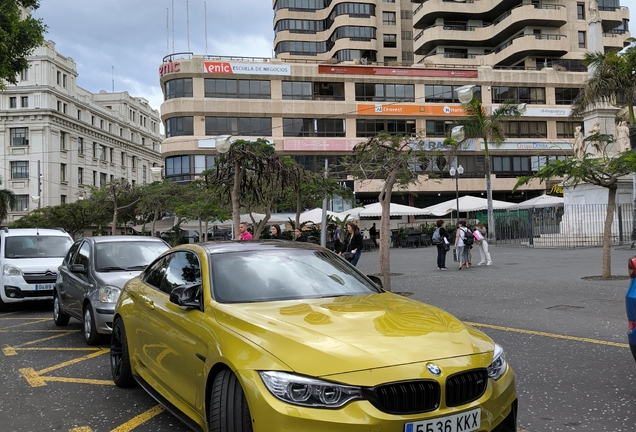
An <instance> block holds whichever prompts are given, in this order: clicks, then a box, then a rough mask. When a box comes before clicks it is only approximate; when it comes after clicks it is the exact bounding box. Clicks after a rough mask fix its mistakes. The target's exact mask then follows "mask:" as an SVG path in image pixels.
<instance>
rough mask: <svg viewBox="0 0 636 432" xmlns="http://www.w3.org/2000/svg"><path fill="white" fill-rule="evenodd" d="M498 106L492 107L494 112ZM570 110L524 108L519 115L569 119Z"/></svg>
mask: <svg viewBox="0 0 636 432" xmlns="http://www.w3.org/2000/svg"><path fill="white" fill-rule="evenodd" d="M497 108H499V105H493V106H492V109H493V110H496V109H497ZM571 113H572V110H571V109H569V108H526V111H525V112H524V113H523V114H521V115H522V116H523V117H569V116H570V114H571Z"/></svg>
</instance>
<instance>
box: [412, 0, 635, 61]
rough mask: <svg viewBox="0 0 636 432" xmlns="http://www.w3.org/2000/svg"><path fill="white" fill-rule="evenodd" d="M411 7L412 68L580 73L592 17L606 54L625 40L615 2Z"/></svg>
mask: <svg viewBox="0 0 636 432" xmlns="http://www.w3.org/2000/svg"><path fill="white" fill-rule="evenodd" d="M413 3H415V4H414V6H415V7H414V9H413V27H414V30H413V31H414V35H413V40H414V42H413V44H414V52H415V58H416V62H418V63H425V64H426V63H429V64H451V63H452V64H454V65H458V66H479V65H488V66H493V67H498V66H517V67H525V68H535V67H538V68H541V67H544V66H552V65H553V64H559V65H561V66H563V67H565V68H566V69H576V68H580V66H581V65H580V61H579V60H580V59H581V58H582V56H583V54H584V53H585V52H587V49H588V46H589V40H588V38H589V36H590V35H589V34H588V20H589V19H590V18H591V15H592V14H596V13H598V15H599V18H600V19H601V20H602V29H603V34H602V38H603V47H604V49H605V51H606V52H607V51H610V50H620V49H621V48H623V46H624V43H625V40H626V39H627V38H628V37H629V36H630V35H629V25H628V24H629V9H627V8H626V7H622V6H620V4H619V1H618V0H600V1H599V2H598V3H597V2H596V0H587V1H576V0H565V1H552V0H546V1H544V0H503V1H501V0H484V1H472V0H469V1H459V0H457V1H448V0H426V1H424V0H414V1H413ZM417 3H419V4H417ZM590 7H591V8H592V11H591V9H590Z"/></svg>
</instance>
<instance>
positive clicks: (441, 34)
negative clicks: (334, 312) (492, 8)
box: [413, 4, 567, 54]
mask: <svg viewBox="0 0 636 432" xmlns="http://www.w3.org/2000/svg"><path fill="white" fill-rule="evenodd" d="M566 23H567V11H566V8H565V6H563V5H531V4H528V5H522V6H517V7H515V8H513V9H512V10H509V11H507V12H505V13H504V14H502V15H500V16H499V17H497V18H496V19H495V20H494V21H493V22H492V24H491V25H488V26H484V27H477V26H457V25H451V26H448V25H439V26H431V27H429V28H426V29H424V30H422V31H421V32H420V33H418V34H417V35H416V36H415V38H414V42H413V51H414V53H416V54H426V53H428V52H430V51H431V50H432V49H434V48H435V47H436V46H439V45H452V46H466V47H468V46H480V47H496V46H497V44H498V43H499V42H500V41H501V40H502V39H503V40H505V39H508V38H510V37H513V36H514V35H515V34H518V33H519V32H521V31H522V30H523V29H524V28H526V27H556V28H560V27H562V26H563V25H565V24H566Z"/></svg>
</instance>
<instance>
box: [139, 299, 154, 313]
mask: <svg viewBox="0 0 636 432" xmlns="http://www.w3.org/2000/svg"><path fill="white" fill-rule="evenodd" d="M141 300H143V302H144V304H145V305H146V307H147V308H148V309H150V310H153V309H154V308H155V302H153V301H152V300H150V299H149V298H147V297H141Z"/></svg>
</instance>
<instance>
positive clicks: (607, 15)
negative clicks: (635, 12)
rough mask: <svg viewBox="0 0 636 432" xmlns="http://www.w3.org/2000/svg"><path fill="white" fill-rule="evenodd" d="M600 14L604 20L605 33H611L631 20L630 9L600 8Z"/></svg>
mask: <svg viewBox="0 0 636 432" xmlns="http://www.w3.org/2000/svg"><path fill="white" fill-rule="evenodd" d="M599 9H600V10H599V14H600V16H601V19H602V20H603V24H602V25H603V31H604V32H609V31H611V30H613V29H615V28H616V27H618V26H620V25H621V24H623V21H624V20H629V9H628V8H626V7H624V6H622V7H620V8H616V9H614V8H606V9H603V8H599Z"/></svg>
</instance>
